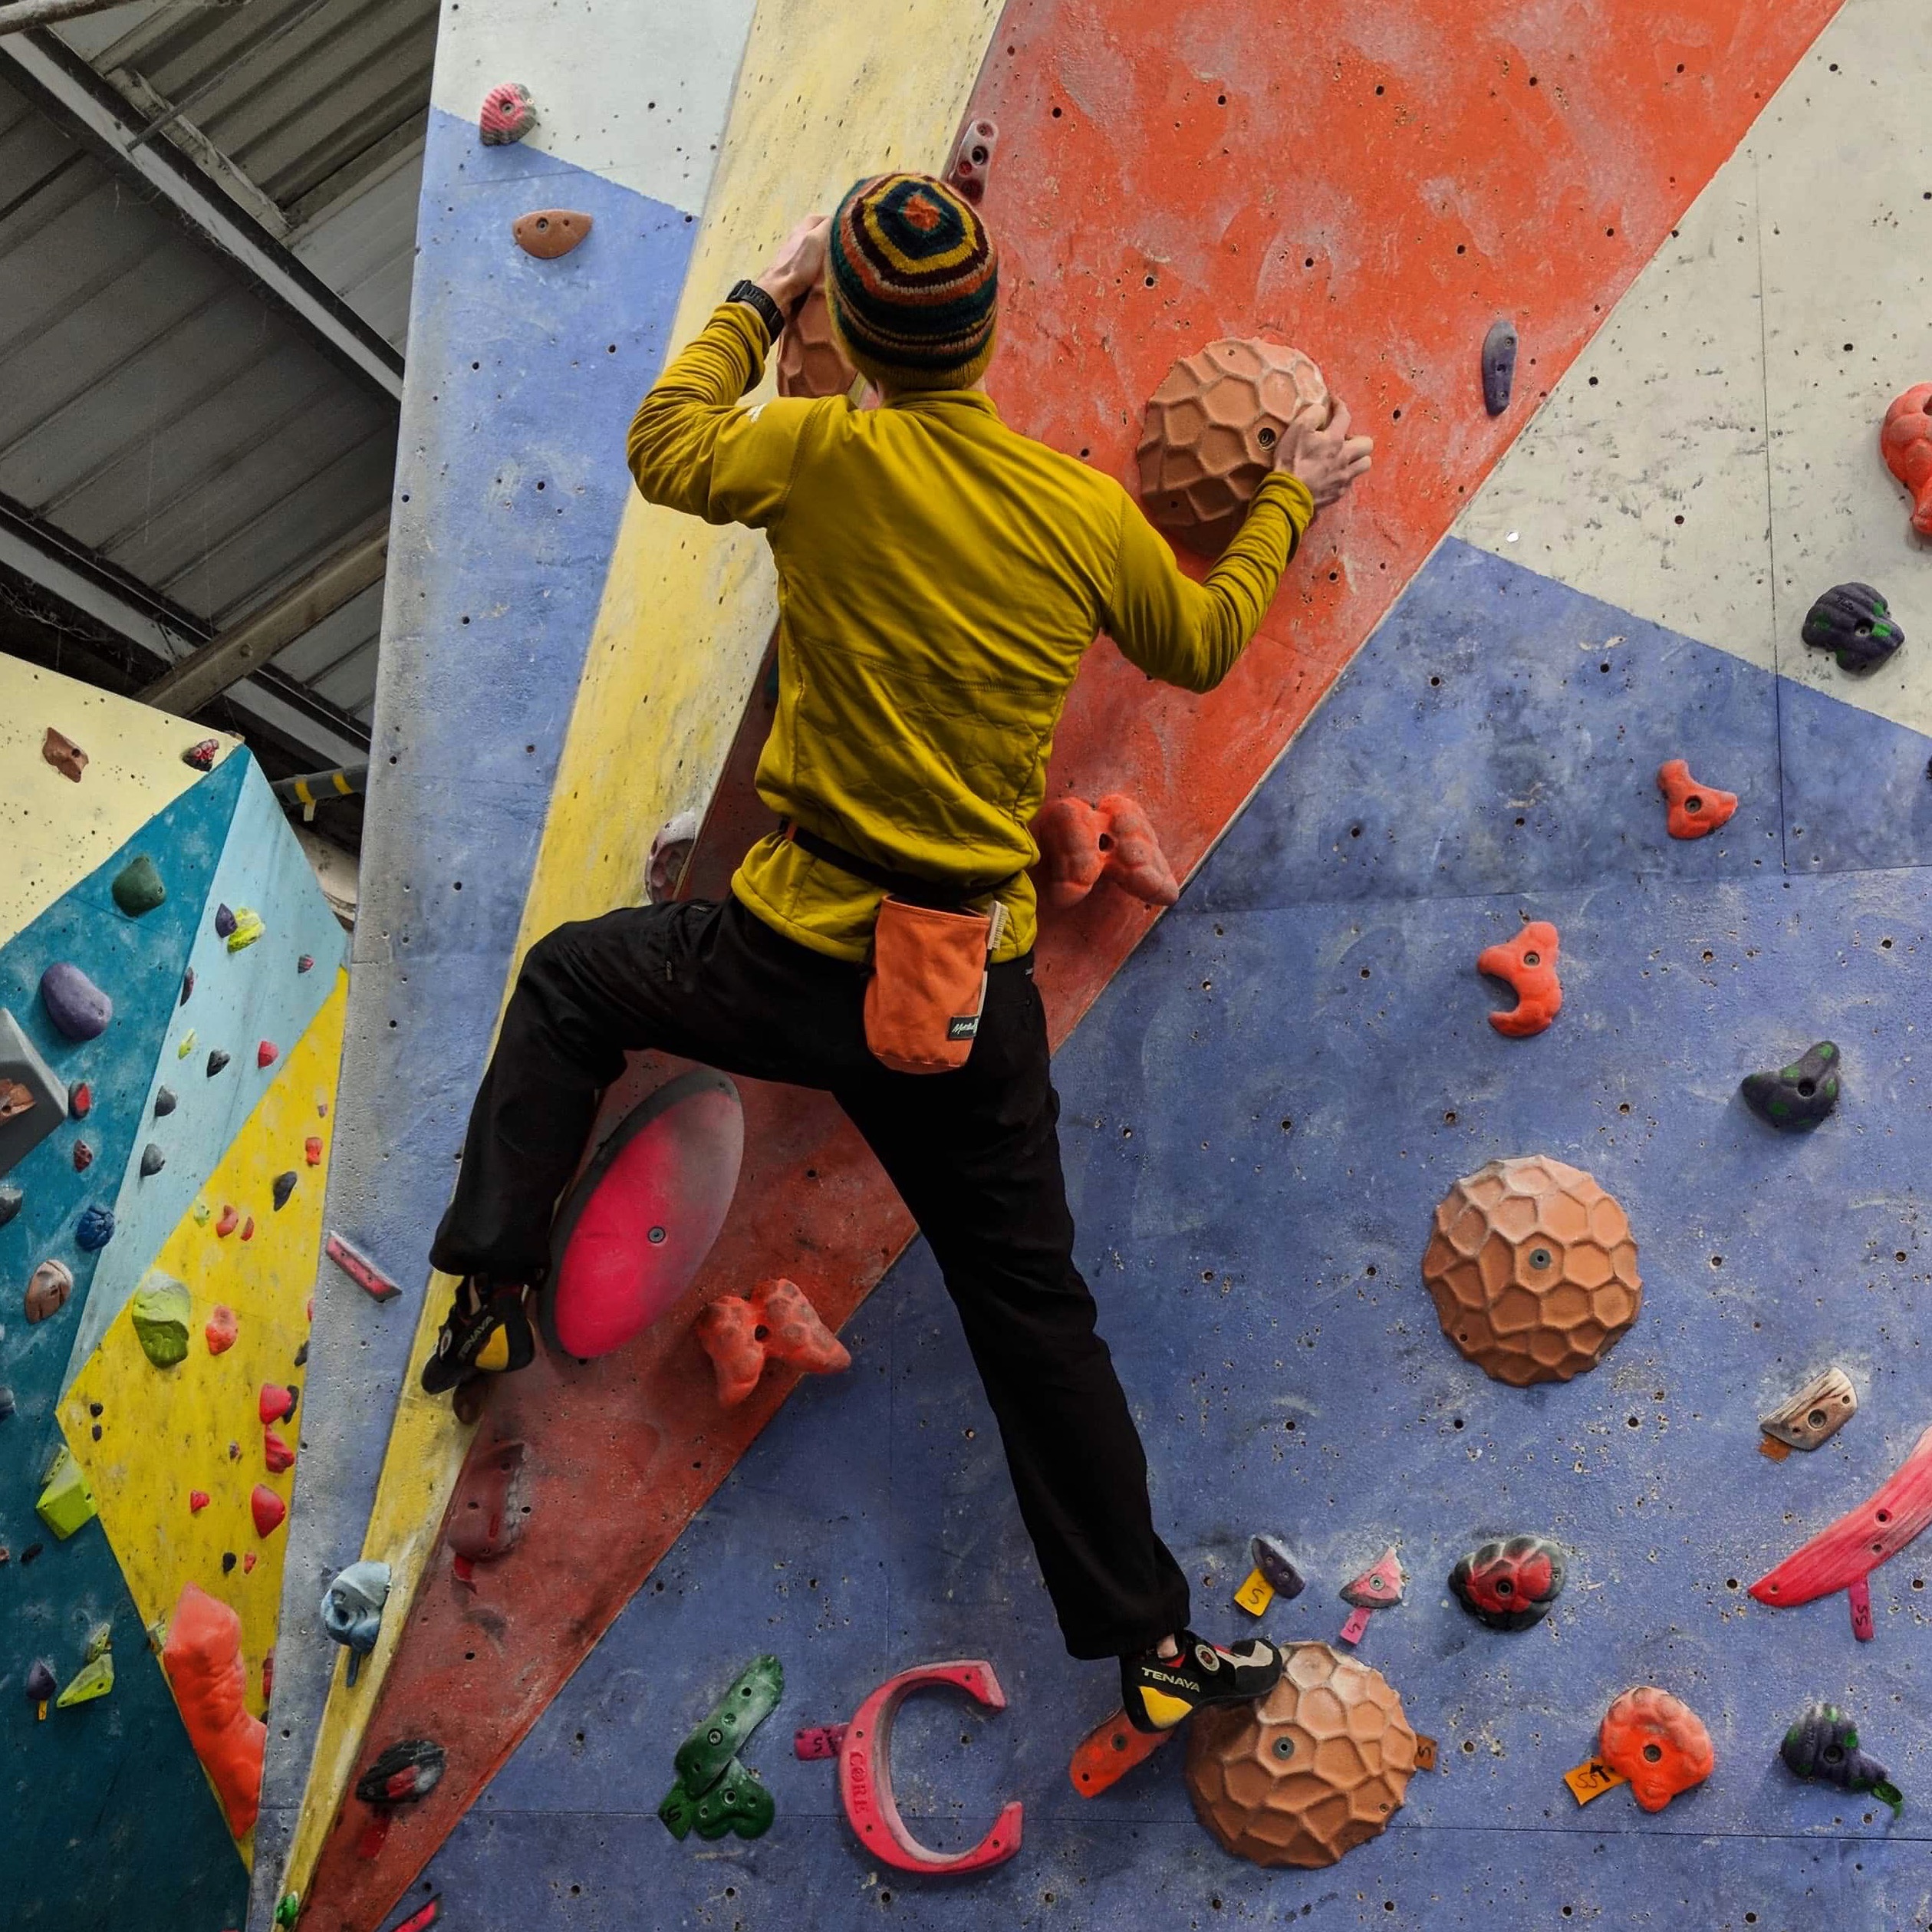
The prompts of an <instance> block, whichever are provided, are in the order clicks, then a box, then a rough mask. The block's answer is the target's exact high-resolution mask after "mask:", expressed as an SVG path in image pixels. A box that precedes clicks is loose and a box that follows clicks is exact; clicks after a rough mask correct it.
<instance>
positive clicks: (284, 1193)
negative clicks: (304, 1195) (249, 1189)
mask: <svg viewBox="0 0 1932 1932" xmlns="http://www.w3.org/2000/svg"><path fill="white" fill-rule="evenodd" d="M292 1193H295V1169H294V1168H293V1167H291V1168H290V1169H289V1170H288V1172H287V1173H281V1174H278V1175H276V1177H275V1212H276V1213H278V1214H279V1213H281V1210H283V1209H284V1208H285V1207H286V1206H288V1197H289V1196H290V1195H291V1194H292Z"/></svg>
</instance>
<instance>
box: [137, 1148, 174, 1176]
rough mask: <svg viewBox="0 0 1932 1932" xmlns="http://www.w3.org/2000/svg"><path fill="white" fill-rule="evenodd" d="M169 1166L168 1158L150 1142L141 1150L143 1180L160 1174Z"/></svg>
mask: <svg viewBox="0 0 1932 1932" xmlns="http://www.w3.org/2000/svg"><path fill="white" fill-rule="evenodd" d="M167 1164H168V1157H167V1156H166V1154H163V1152H162V1151H161V1150H160V1148H159V1147H156V1145H155V1144H154V1143H153V1141H152V1140H150V1141H149V1143H148V1144H147V1145H146V1147H143V1148H142V1150H141V1178H142V1179H143V1180H146V1178H147V1177H149V1176H150V1174H158V1173H160V1171H161V1170H162V1169H163V1167H166V1165H167Z"/></svg>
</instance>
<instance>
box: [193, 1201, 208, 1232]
mask: <svg viewBox="0 0 1932 1932" xmlns="http://www.w3.org/2000/svg"><path fill="white" fill-rule="evenodd" d="M207 1225H208V1203H206V1201H197V1202H196V1203H195V1226H196V1227H198V1228H205V1227H206V1226H207Z"/></svg>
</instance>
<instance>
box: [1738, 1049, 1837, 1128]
mask: <svg viewBox="0 0 1932 1932" xmlns="http://www.w3.org/2000/svg"><path fill="white" fill-rule="evenodd" d="M1838 1068H1839V1055H1838V1048H1837V1047H1836V1046H1835V1045H1833V1044H1832V1042H1831V1041H1829V1040H1820V1041H1819V1042H1818V1044H1817V1045H1815V1046H1812V1047H1808V1048H1805V1051H1804V1052H1802V1053H1801V1054H1800V1055H1799V1056H1798V1058H1796V1059H1795V1060H1794V1061H1792V1063H1791V1065H1789V1066H1788V1067H1781V1068H1779V1070H1778V1071H1776V1073H1754V1074H1748V1075H1746V1076H1745V1078H1744V1081H1743V1084H1741V1085H1740V1086H1739V1088H1738V1091H1739V1093H1740V1094H1743V1097H1744V1104H1745V1105H1746V1107H1748V1108H1750V1110H1751V1111H1752V1112H1753V1114H1756V1116H1757V1117H1758V1118H1759V1120H1761V1121H1763V1122H1764V1123H1765V1124H1766V1126H1767V1127H1776V1128H1777V1129H1778V1131H1779V1132H1780V1133H1781V1134H1807V1133H1809V1131H1811V1130H1812V1128H1813V1127H1816V1126H1817V1125H1818V1122H1819V1121H1822V1120H1825V1119H1827V1118H1828V1117H1830V1115H1831V1114H1832V1113H1833V1111H1835V1109H1836V1108H1837V1106H1838Z"/></svg>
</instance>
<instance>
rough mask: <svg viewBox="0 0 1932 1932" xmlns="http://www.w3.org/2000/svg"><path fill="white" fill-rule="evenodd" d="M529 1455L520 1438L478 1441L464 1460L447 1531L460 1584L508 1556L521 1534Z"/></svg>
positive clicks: (526, 1515) (452, 1500)
mask: <svg viewBox="0 0 1932 1932" xmlns="http://www.w3.org/2000/svg"><path fill="white" fill-rule="evenodd" d="M524 1455H525V1450H524V1446H523V1444H522V1443H520V1442H503V1443H490V1444H489V1446H488V1447H484V1446H483V1445H482V1444H481V1443H479V1444H478V1445H477V1446H476V1447H475V1448H474V1449H472V1450H471V1451H470V1454H469V1460H468V1461H467V1462H466V1463H464V1464H463V1469H462V1476H461V1477H460V1478H459V1480H458V1482H457V1484H456V1494H455V1496H453V1497H452V1498H451V1499H450V1502H449V1519H448V1522H447V1526H446V1528H445V1529H444V1531H443V1540H444V1541H445V1542H447V1543H448V1544H449V1549H450V1554H451V1555H452V1557H453V1558H454V1568H455V1569H456V1575H457V1578H458V1580H459V1581H461V1582H464V1583H470V1582H472V1580H473V1577H474V1572H475V1566H476V1565H477V1564H479V1563H490V1562H495V1560H496V1558H498V1557H499V1556H507V1555H509V1552H511V1551H512V1550H513V1549H515V1548H516V1546H517V1543H518V1539H520V1538H521V1537H522V1535H523V1529H524V1525H525V1522H527V1521H528V1517H529V1512H528V1508H527V1507H526V1506H525V1503H524V1500H523V1492H524V1487H525V1484H524V1471H523V1460H524Z"/></svg>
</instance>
